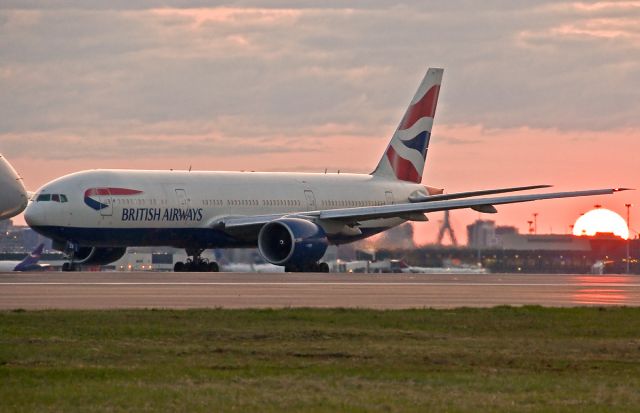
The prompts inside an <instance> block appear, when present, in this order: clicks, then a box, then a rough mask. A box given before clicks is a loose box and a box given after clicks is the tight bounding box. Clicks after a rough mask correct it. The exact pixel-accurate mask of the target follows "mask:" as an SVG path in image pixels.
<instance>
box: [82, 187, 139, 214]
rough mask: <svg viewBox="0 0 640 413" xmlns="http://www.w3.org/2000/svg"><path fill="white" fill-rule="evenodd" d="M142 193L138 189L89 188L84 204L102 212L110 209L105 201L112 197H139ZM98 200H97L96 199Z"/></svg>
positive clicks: (85, 193) (85, 194) (85, 192)
mask: <svg viewBox="0 0 640 413" xmlns="http://www.w3.org/2000/svg"><path fill="white" fill-rule="evenodd" d="M141 193H142V191H138V190H136V189H127V188H89V189H87V190H86V191H84V203H85V204H86V205H87V206H88V207H89V208H92V209H95V210H96V211H100V210H102V209H105V208H107V207H109V204H105V203H104V202H101V201H104V200H105V199H108V198H110V197H112V196H123V195H124V196H129V195H138V194H141ZM96 198H97V199H96Z"/></svg>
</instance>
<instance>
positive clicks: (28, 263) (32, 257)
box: [14, 244, 44, 271]
mask: <svg viewBox="0 0 640 413" xmlns="http://www.w3.org/2000/svg"><path fill="white" fill-rule="evenodd" d="M43 249H44V244H40V245H38V246H37V247H36V249H34V250H33V251H31V254H29V255H27V256H26V257H25V258H24V259H23V260H22V261H21V262H20V263H19V264H18V265H16V268H15V269H14V271H27V270H28V269H29V268H30V267H32V266H34V265H36V264H37V263H38V261H39V260H40V257H41V256H42V250H43Z"/></svg>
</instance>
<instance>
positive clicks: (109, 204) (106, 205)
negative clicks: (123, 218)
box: [98, 188, 113, 217]
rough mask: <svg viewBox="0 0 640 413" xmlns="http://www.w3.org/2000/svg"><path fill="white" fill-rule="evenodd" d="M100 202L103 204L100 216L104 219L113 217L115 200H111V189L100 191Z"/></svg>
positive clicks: (101, 189)
mask: <svg viewBox="0 0 640 413" xmlns="http://www.w3.org/2000/svg"><path fill="white" fill-rule="evenodd" d="M98 202H100V203H101V204H102V205H101V207H100V215H102V216H103V217H110V216H112V215H113V199H111V191H110V190H109V188H100V189H99V190H98Z"/></svg>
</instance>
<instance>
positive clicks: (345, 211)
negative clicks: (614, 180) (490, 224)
mask: <svg viewBox="0 0 640 413" xmlns="http://www.w3.org/2000/svg"><path fill="white" fill-rule="evenodd" d="M625 190H628V188H610V189H594V190H588V191H572V192H551V193H544V194H528V195H510V196H500V197H487V198H471V199H453V200H441V201H424V202H413V203H402V204H394V205H381V206H369V207H355V208H339V209H329V210H321V211H310V212H300V213H286V214H267V215H257V216H236V217H222V218H220V219H218V220H217V221H215V222H214V223H213V224H212V226H213V227H214V228H219V229H223V230H233V229H236V230H239V229H249V228H250V227H256V226H262V225H264V224H266V223H268V222H271V221H273V220H275V219H278V218H282V217H284V216H289V217H291V216H295V217H298V218H304V219H309V220H317V221H340V222H343V223H345V224H355V223H358V222H360V221H367V220H372V219H381V218H395V217H406V216H407V215H410V214H420V213H428V212H436V211H446V210H452V209H463V208H471V209H474V210H476V211H479V212H488V213H493V212H496V209H495V205H505V204H515V203H519V202H530V201H538V200H543V199H558V198H574V197H582V196H593V195H611V194H613V193H616V192H620V191H625Z"/></svg>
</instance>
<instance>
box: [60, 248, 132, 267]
mask: <svg viewBox="0 0 640 413" xmlns="http://www.w3.org/2000/svg"><path fill="white" fill-rule="evenodd" d="M126 252H127V249H126V248H108V247H81V248H79V249H78V251H77V252H76V253H75V255H74V257H73V262H75V263H76V264H83V265H106V264H111V263H112V262H114V261H118V260H119V259H120V258H122V256H123V255H124V254H125V253H126Z"/></svg>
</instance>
